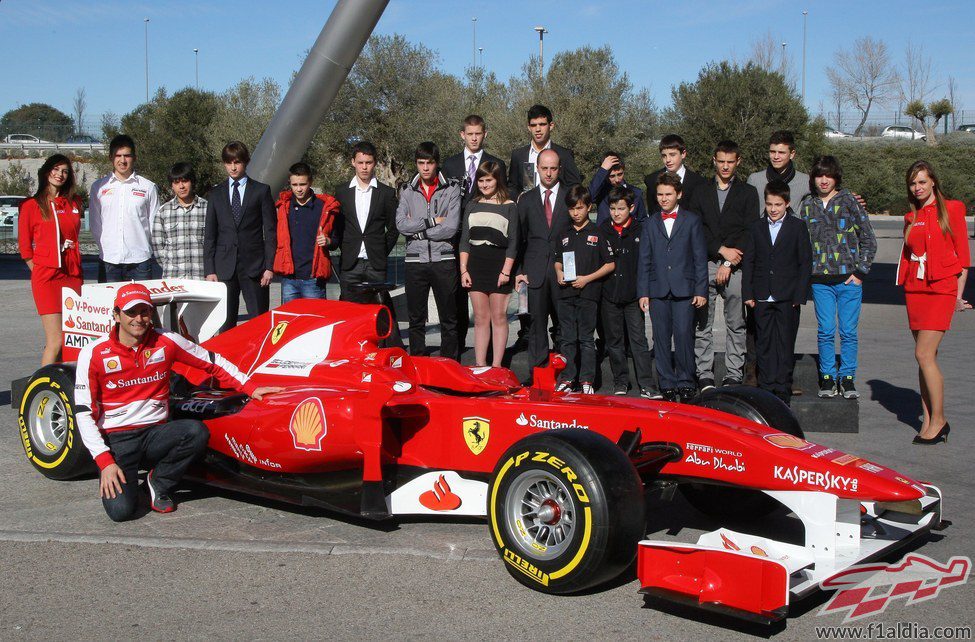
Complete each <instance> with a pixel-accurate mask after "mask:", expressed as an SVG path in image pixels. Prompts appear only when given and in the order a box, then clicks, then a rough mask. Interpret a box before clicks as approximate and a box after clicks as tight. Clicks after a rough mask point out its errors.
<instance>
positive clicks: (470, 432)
mask: <svg viewBox="0 0 975 642" xmlns="http://www.w3.org/2000/svg"><path fill="white" fill-rule="evenodd" d="M490 436H491V422H490V421H489V420H487V419H482V418H481V417H464V441H465V442H466V443H467V447H468V448H470V449H471V452H472V453H474V454H475V455H480V454H481V453H482V452H484V449H485V448H486V447H487V443H488V438H489V437H490Z"/></svg>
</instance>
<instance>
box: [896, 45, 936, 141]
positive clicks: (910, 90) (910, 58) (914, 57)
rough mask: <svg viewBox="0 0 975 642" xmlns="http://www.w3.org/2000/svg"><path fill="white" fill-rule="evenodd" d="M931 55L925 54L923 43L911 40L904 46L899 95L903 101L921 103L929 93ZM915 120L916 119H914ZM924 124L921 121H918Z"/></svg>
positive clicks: (922, 124)
mask: <svg viewBox="0 0 975 642" xmlns="http://www.w3.org/2000/svg"><path fill="white" fill-rule="evenodd" d="M931 89H932V88H931V56H928V55H925V53H924V45H915V44H914V42H913V41H912V40H908V41H907V46H906V47H904V75H903V76H901V96H902V98H903V100H904V102H907V103H912V102H914V101H916V100H919V101H921V102H922V103H923V102H924V101H925V100H927V97H928V94H930V93H931ZM915 120H917V119H915ZM918 123H919V124H920V125H921V126H924V122H923V121H918Z"/></svg>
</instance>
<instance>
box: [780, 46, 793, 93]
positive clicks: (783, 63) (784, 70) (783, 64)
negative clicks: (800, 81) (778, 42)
mask: <svg viewBox="0 0 975 642" xmlns="http://www.w3.org/2000/svg"><path fill="white" fill-rule="evenodd" d="M785 45H786V43H784V42H783V43H782V78H783V79H785V80H786V82H788V79H786V78H785V72H786V70H787V68H788V65H787V64H786V58H785ZM794 88H795V85H793V89H794Z"/></svg>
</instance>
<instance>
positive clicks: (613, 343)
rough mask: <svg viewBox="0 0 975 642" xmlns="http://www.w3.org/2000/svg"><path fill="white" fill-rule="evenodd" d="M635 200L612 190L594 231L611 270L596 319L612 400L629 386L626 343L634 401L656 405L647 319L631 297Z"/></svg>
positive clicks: (637, 228) (623, 188)
mask: <svg viewBox="0 0 975 642" xmlns="http://www.w3.org/2000/svg"><path fill="white" fill-rule="evenodd" d="M590 193H591V188H590ZM636 198H637V197H636V194H635V193H634V190H633V189H632V188H631V187H630V186H628V185H617V186H615V187H613V188H612V189H611V190H609V194H608V195H607V196H606V200H607V201H608V203H609V209H608V215H607V216H608V217H609V218H608V219H607V220H605V221H603V222H602V223H601V224H600V225H599V230H600V231H601V232H602V233H603V234H604V235H605V236H606V239H607V240H608V241H609V245H610V247H612V248H613V255H614V257H615V259H616V269H614V270H613V273H612V274H610V275H609V276H608V277H606V280H605V282H604V283H603V288H602V289H603V298H602V301H600V304H599V305H600V308H601V309H600V315H601V316H600V318H601V319H602V322H603V326H602V332H603V337H604V338H605V340H606V354H608V355H609V365H610V368H611V369H612V371H613V394H616V395H625V394H626V393H627V391H628V389H629V386H630V381H629V379H630V373H629V368H628V367H627V363H626V352H627V351H626V350H625V349H624V347H623V342H624V340H626V341H627V343H628V345H629V352H630V354H632V355H633V369H634V370H635V371H636V382H637V386H638V387H639V389H640V396H641V397H645V398H647V399H659V398H660V394H659V393H658V392H657V389H656V388H655V387H654V385H653V366H652V360H651V357H650V348H649V346H648V345H647V326H646V322H647V317H646V315H645V314H644V313H643V310H641V309H640V302H639V301H638V300H637V296H636V281H637V267H638V263H639V259H640V237H641V236H642V233H641V232H642V225H641V223H642V219H639V218H637V217H636V211H637V202H636Z"/></svg>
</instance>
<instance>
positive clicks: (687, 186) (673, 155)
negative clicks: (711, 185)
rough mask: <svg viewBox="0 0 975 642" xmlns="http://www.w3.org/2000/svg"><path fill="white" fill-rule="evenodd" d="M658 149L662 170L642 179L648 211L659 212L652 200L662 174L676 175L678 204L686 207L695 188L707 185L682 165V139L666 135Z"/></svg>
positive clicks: (683, 148)
mask: <svg viewBox="0 0 975 642" xmlns="http://www.w3.org/2000/svg"><path fill="white" fill-rule="evenodd" d="M659 147H660V160H662V161H663V162H664V166H663V168H661V169H658V170H657V171H655V172H653V173H652V174H648V175H647V176H646V177H644V182H645V183H646V186H647V195H648V196H647V207H648V208H649V210H648V211H650V212H655V211H657V212H659V211H660V208H659V206H658V205H657V202H656V199H655V198H654V190H656V189H657V178H658V177H659V176H660V175H661V174H663V173H664V172H673V173H674V174H677V177H678V178H680V182H681V198H680V204H681V205H683V206H685V207H686V206H687V204H688V203H690V201H691V196H693V194H694V192H695V191H696V190H697V188H698V187H701V186H702V185H705V184H707V181H706V180H705V178H704V177H703V176H701V175H700V174H698V173H697V172H695V171H694V170H693V169H690V168H689V167H687V165H685V164H684V159H685V158H687V146H686V145H685V144H684V139H683V138H681V137H680V136H678V135H677V134H667V135H666V136H664V137H663V138H661V139H660V145H659Z"/></svg>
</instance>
